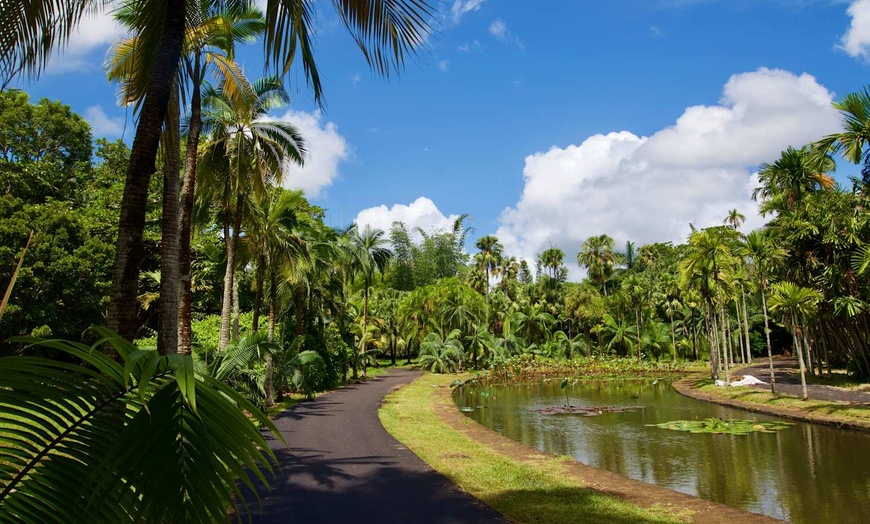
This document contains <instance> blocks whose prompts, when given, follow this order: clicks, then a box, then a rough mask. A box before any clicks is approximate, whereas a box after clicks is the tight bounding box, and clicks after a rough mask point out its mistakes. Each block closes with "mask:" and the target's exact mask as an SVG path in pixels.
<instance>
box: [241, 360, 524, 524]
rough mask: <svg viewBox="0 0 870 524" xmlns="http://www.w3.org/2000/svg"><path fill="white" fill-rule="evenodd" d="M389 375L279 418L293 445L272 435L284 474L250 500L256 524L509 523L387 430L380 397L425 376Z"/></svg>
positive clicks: (321, 398) (414, 373)
mask: <svg viewBox="0 0 870 524" xmlns="http://www.w3.org/2000/svg"><path fill="white" fill-rule="evenodd" d="M420 375H421V373H420V372H419V371H412V370H407V369H398V370H393V371H392V372H390V374H388V375H384V376H382V377H379V378H376V379H372V380H369V381H368V382H367V383H365V384H357V385H351V386H347V387H344V388H341V389H339V390H335V391H331V392H329V393H325V394H323V395H321V396H319V397H318V398H317V399H316V400H314V401H311V402H301V403H299V404H296V405H294V406H293V407H291V408H290V409H288V410H286V411H284V412H282V413H281V414H280V415H278V417H277V418H275V425H276V426H277V427H278V429H279V430H280V431H281V434H282V435H283V436H284V439H285V440H286V441H287V443H288V445H289V449H288V447H287V446H284V444H282V443H281V442H280V441H278V440H277V439H275V438H274V437H271V436H270V439H269V440H270V442H269V446H270V447H271V448H272V449H273V450H274V452H275V455H276V456H277V457H278V461H279V464H280V470H276V472H275V473H276V475H277V478H276V479H273V480H272V481H271V482H270V485H271V490H268V489H266V488H265V487H263V486H260V487H259V488H258V493H259V496H260V501H259V502H258V501H257V500H256V497H254V496H253V495H251V494H248V496H246V497H245V499H246V500H247V501H248V505H249V509H250V512H251V516H252V520H253V522H256V523H264V524H266V523H276V524H277V523H286V522H378V523H379V524H382V523H383V524H385V523H394V522H395V523H408V522H414V523H415V524H442V523H453V522H487V523H489V522H492V523H504V522H507V521H506V520H505V519H504V518H503V517H502V516H501V515H500V514H499V513H497V512H496V511H495V510H493V509H492V508H490V507H489V506H487V505H485V504H483V503H482V502H480V501H479V500H477V499H475V498H474V497H472V496H471V495H468V494H467V493H465V492H463V491H461V490H460V489H459V488H457V487H456V486H455V485H453V484H452V483H451V482H450V481H449V480H447V478H446V477H444V476H443V475H441V474H440V473H437V472H436V471H434V470H433V469H432V468H430V467H429V466H428V465H427V464H426V463H424V462H423V461H422V460H420V459H419V458H418V457H417V456H416V455H414V454H413V453H412V452H411V451H409V450H408V449H407V448H405V447H404V446H402V445H401V444H400V443H399V442H398V441H397V440H396V439H394V438H393V437H392V436H390V434H388V433H387V432H386V430H384V428H383V426H382V425H381V422H380V420H379V419H378V408H379V407H380V404H381V400H382V399H383V397H384V396H385V395H387V393H389V392H390V391H391V390H393V389H395V388H397V387H399V386H401V385H403V384H407V383H409V382H411V381H412V380H414V379H416V378H417V377H419V376H420Z"/></svg>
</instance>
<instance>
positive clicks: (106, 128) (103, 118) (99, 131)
mask: <svg viewBox="0 0 870 524" xmlns="http://www.w3.org/2000/svg"><path fill="white" fill-rule="evenodd" d="M84 116H85V120H87V121H88V122H90V124H91V129H93V132H94V137H97V138H100V137H107V138H108V137H110V138H118V137H120V136H121V134H122V133H123V132H124V119H123V118H121V117H110V116H109V115H107V114H106V112H105V111H103V106H100V105H95V106H90V107H88V108H87V109H85V114H84Z"/></svg>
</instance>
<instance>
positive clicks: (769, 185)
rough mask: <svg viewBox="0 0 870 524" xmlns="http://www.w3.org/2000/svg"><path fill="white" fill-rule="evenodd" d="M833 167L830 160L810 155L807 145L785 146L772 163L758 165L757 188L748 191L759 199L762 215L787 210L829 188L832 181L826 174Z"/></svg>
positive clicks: (811, 153)
mask: <svg viewBox="0 0 870 524" xmlns="http://www.w3.org/2000/svg"><path fill="white" fill-rule="evenodd" d="M833 168H834V165H833V161H831V159H830V157H827V156H821V157H820V156H819V155H818V154H814V153H813V150H812V149H811V148H810V147H809V146H807V147H803V148H801V149H795V148H793V147H789V148H788V149H786V150H785V151H783V152H782V154H781V155H780V157H779V158H778V159H777V160H776V161H775V162H774V163H772V164H767V163H765V164H762V165H761V168H760V169H759V171H758V180H759V182H761V187H758V188H756V189H755V190H754V191H753V192H752V198H753V199H756V198H758V197H759V196H760V197H761V199H762V204H761V212H762V213H769V212H771V211H776V212H779V213H782V212H786V211H790V210H792V209H793V208H794V207H795V205H796V204H797V202H799V201H800V200H802V199H803V198H804V197H805V196H806V195H807V194H809V193H813V192H815V191H823V190H830V189H833V187H834V179H833V178H831V177H830V176H829V175H827V174H826V173H827V172H829V171H832V170H833Z"/></svg>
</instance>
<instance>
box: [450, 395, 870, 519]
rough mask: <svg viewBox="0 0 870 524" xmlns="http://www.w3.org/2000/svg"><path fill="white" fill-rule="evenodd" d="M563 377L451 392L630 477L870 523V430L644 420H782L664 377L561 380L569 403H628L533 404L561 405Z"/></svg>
mask: <svg viewBox="0 0 870 524" xmlns="http://www.w3.org/2000/svg"><path fill="white" fill-rule="evenodd" d="M560 382H561V381H559V380H552V381H549V382H538V383H530V384H522V385H510V386H483V385H480V384H470V385H466V386H463V387H461V388H458V389H457V391H456V392H454V400H455V401H456V404H457V405H458V406H459V407H460V408H465V410H464V411H468V410H469V409H470V411H469V412H466V415H468V416H469V417H471V418H472V419H474V420H476V421H477V422H479V423H481V424H483V425H484V426H487V427H488V428H490V429H492V430H495V431H496V432H498V433H501V434H502V435H505V436H507V437H509V438H511V439H514V440H516V441H519V442H522V443H523V444H526V445H528V446H532V447H535V448H537V449H539V450H542V451H546V452H549V453H554V454H560V455H567V456H570V457H573V458H574V459H575V460H577V461H579V462H582V463H584V464H589V465H592V466H596V467H599V468H602V469H607V470H610V471H614V472H617V473H620V474H622V475H625V476H627V477H630V478H633V479H637V480H642V481H644V482H649V483H651V484H657V485H659V486H664V487H666V488H669V489H673V490H676V491H681V492H683V493H688V494H690V495H695V496H698V497H702V498H705V499H708V500H713V501H716V502H721V503H723V504H727V505H729V506H734V507H737V508H742V509H745V510H747V511H751V512H754V513H762V514H764V515H768V516H771V517H774V518H779V519H784V520H789V521H792V522H795V523H821V522H836V523H852V522H855V523H857V522H870V433H862V432H857V431H850V430H843V429H837V428H832V427H828V426H821V425H815V424H801V423H795V424H794V425H792V426H790V427H788V428H787V429H784V430H780V431H777V432H775V433H753V434H750V435H746V436H740V435H713V434H692V433H682V432H676V431H670V430H667V429H660V428H657V427H649V426H647V424H659V423H662V422H668V421H672V420H702V419H706V418H709V417H718V418H722V419H750V420H751V419H757V420H758V421H774V420H781V419H776V418H774V417H768V416H764V415H758V414H755V413H749V412H746V411H742V410H739V409H733V408H728V407H724V406H718V405H715V404H710V403H707V402H701V401H698V400H694V399H690V398H686V397H683V396H681V395H679V394H678V393H676V392H675V391H674V390H673V389H672V388H671V386H670V384H668V383H666V382H664V381H660V382H657V383H653V382H649V381H578V382H577V383H575V384H573V385H569V386H568V388H567V391H568V396H569V397H570V402H571V405H572V406H601V407H603V406H615V407H635V406H640V408H638V409H635V410H633V411H631V410H630V411H624V412H616V413H608V412H604V413H603V414H601V415H599V416H581V415H574V414H560V415H548V414H543V413H536V412H534V411H532V410H536V409H542V408H548V407H556V406H564V405H565V391H564V390H562V389H561V388H560V385H561V384H560ZM605 411H606V410H605Z"/></svg>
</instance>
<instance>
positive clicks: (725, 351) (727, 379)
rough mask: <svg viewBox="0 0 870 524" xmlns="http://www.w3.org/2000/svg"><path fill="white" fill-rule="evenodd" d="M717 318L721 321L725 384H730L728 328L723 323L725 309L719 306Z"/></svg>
mask: <svg viewBox="0 0 870 524" xmlns="http://www.w3.org/2000/svg"><path fill="white" fill-rule="evenodd" d="M719 317H720V318H721V319H722V354H723V357H724V360H723V363H724V364H725V382H726V383H727V384H730V383H731V368H730V366H729V365H728V328H727V324H726V323H725V308H724V307H723V306H721V305H720V306H719Z"/></svg>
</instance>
